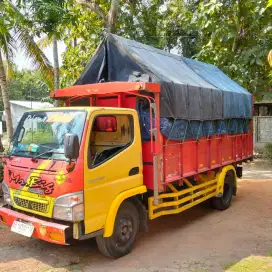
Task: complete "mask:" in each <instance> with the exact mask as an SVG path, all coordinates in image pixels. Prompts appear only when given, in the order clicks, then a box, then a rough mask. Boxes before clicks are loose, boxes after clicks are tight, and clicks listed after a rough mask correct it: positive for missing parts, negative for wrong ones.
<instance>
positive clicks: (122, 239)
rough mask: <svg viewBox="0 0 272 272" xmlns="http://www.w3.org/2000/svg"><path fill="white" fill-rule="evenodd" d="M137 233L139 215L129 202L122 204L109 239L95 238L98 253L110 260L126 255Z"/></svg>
mask: <svg viewBox="0 0 272 272" xmlns="http://www.w3.org/2000/svg"><path fill="white" fill-rule="evenodd" d="M138 232H139V213H138V211H137V209H136V207H135V206H134V205H133V204H132V203H131V202H129V201H126V202H124V203H123V204H122V205H121V206H120V208H119V211H118V213H117V216H116V219H115V223H114V230H113V234H112V236H111V237H102V236H99V237H96V243H97V246H98V249H99V250H100V252H101V253H102V254H103V255H105V256H107V257H110V258H114V259H116V258H119V257H122V256H124V255H126V254H128V253H129V252H130V251H131V249H132V247H133V245H134V242H135V240H136V236H137V233H138Z"/></svg>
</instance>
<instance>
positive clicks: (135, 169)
mask: <svg viewBox="0 0 272 272" xmlns="http://www.w3.org/2000/svg"><path fill="white" fill-rule="evenodd" d="M139 172H140V169H139V167H138V166H137V167H133V168H131V169H130V170H129V172H128V175H129V176H134V175H137V174H139Z"/></svg>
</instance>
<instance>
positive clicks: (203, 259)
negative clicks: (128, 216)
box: [0, 161, 272, 272]
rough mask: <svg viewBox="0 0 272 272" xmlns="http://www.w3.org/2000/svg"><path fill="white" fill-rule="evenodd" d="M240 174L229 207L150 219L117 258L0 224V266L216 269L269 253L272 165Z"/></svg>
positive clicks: (89, 244)
mask: <svg viewBox="0 0 272 272" xmlns="http://www.w3.org/2000/svg"><path fill="white" fill-rule="evenodd" d="M244 174H245V178H244V179H241V180H239V188H238V195H237V197H236V198H235V199H234V201H233V203H232V206H231V208H230V209H228V210H227V211H224V212H220V211H215V210H212V209H211V208H210V207H209V205H208V204H207V205H201V206H198V207H195V208H193V209H191V210H188V211H186V212H184V213H182V214H180V215H175V216H166V217H161V218H158V219H155V220H154V221H152V222H150V224H149V227H150V229H149V232H148V233H144V234H140V235H139V238H138V240H137V243H136V245H135V247H134V250H133V251H132V252H131V253H130V254H129V255H128V256H125V257H123V258H121V259H118V260H110V259H107V258H106V257H103V256H102V255H101V254H100V253H99V252H98V250H97V247H96V244H95V241H94V240H90V241H85V242H82V243H78V244H76V245H73V246H69V247H62V246H57V245H53V244H48V243H45V242H43V241H39V240H36V239H28V238H24V237H22V236H19V235H16V234H13V233H11V232H10V231H9V229H8V228H5V227H4V228H3V227H0V271H1V272H2V271H12V272H13V271H52V272H53V271H58V272H65V271H118V272H121V271H122V272H125V271H133V272H134V271H135V272H151V271H152V272H155V271H159V272H161V271H167V272H178V271H192V272H204V271H215V272H218V271H224V268H226V267H227V266H229V265H230V264H231V263H233V262H237V261H239V260H241V259H243V258H245V257H248V256H250V255H258V256H267V255H268V254H271V252H272V232H271V230H272V203H271V199H272V166H271V165H269V164H266V163H264V162H262V161H256V162H255V163H252V164H250V165H248V166H246V167H245V171H244ZM271 271H272V269H271Z"/></svg>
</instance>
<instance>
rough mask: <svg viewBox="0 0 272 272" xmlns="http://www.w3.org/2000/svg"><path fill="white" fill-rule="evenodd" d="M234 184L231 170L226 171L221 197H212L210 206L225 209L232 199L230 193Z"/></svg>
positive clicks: (231, 193)
mask: <svg viewBox="0 0 272 272" xmlns="http://www.w3.org/2000/svg"><path fill="white" fill-rule="evenodd" d="M234 186H235V176H234V174H233V171H228V172H227V173H226V176H225V180H224V190H223V195H222V196H221V197H214V198H213V199H212V206H213V208H215V209H217V210H221V211H223V210H226V209H228V208H229V207H230V205H231V201H232V195H233V192H234Z"/></svg>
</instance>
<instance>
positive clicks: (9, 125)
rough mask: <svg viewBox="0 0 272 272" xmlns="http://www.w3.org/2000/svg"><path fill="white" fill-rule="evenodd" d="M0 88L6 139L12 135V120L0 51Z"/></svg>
mask: <svg viewBox="0 0 272 272" xmlns="http://www.w3.org/2000/svg"><path fill="white" fill-rule="evenodd" d="M0 87H1V92H2V99H3V104H4V111H5V117H6V122H7V132H8V139H10V137H11V136H12V135H13V127H12V118H11V111H10V104H9V97H8V93H7V79H6V73H5V69H4V64H3V59H2V55H1V51H0Z"/></svg>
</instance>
